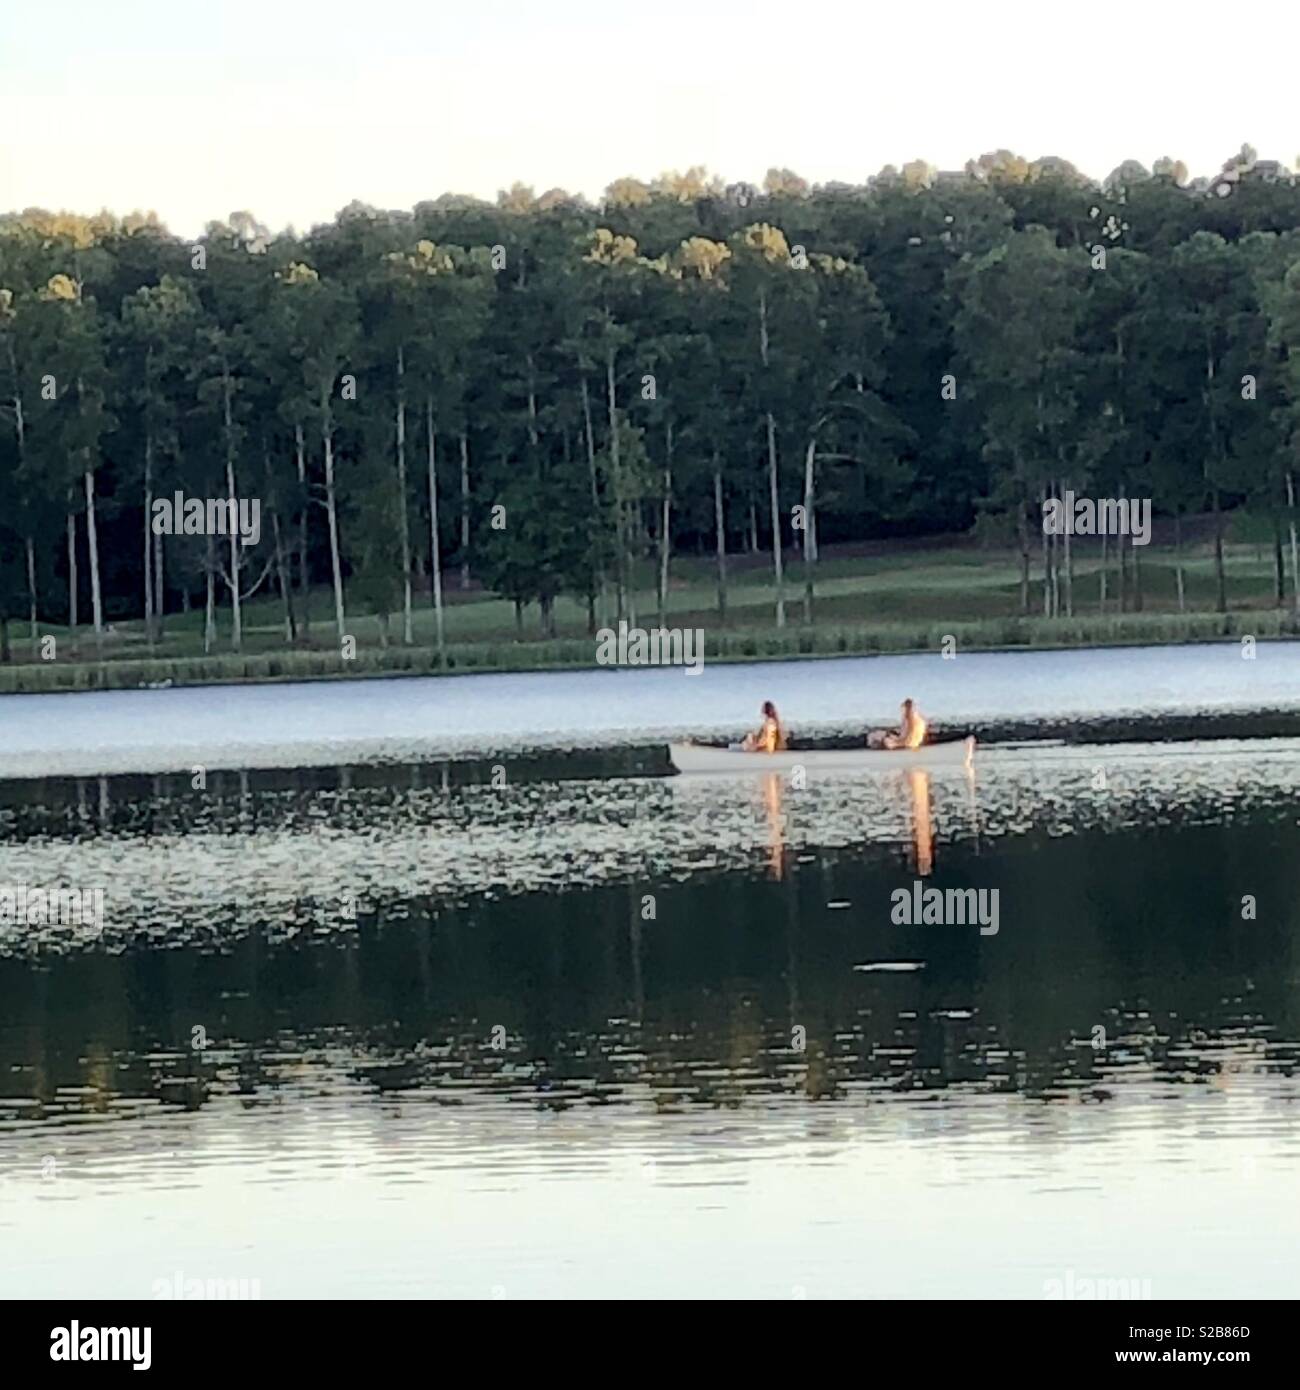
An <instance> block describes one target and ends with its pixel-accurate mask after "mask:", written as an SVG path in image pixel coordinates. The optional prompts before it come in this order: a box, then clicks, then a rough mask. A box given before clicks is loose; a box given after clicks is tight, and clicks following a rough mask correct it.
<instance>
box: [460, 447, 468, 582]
mask: <svg viewBox="0 0 1300 1390" xmlns="http://www.w3.org/2000/svg"><path fill="white" fill-rule="evenodd" d="M460 587H461V588H462V589H468V588H469V431H468V430H461V432H460Z"/></svg>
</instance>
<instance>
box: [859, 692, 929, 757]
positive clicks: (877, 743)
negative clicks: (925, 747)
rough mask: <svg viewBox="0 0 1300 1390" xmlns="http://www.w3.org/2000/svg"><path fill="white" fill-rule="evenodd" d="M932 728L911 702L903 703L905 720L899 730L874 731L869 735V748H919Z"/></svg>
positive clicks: (900, 723)
mask: <svg viewBox="0 0 1300 1390" xmlns="http://www.w3.org/2000/svg"><path fill="white" fill-rule="evenodd" d="M929 727H930V726H929V725H928V724H927V723H926V722H925V720H924V719H923V718H922V717H921V711H920V710H918V709H917V707H916V706H915V705H914V704H913V703H912V701H911V700H904V701H903V718H902V720H901V721H900V722H899V725H898V728H897V730H893V729H873V730H872V731H871V732H870V733H869V734H868V735H867V747H868V748H919V747H920V746H921V745H922V744H923V743H924V742H925V731H926V730H927V729H928V728H929Z"/></svg>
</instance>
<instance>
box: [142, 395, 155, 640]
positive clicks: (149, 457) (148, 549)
mask: <svg viewBox="0 0 1300 1390" xmlns="http://www.w3.org/2000/svg"><path fill="white" fill-rule="evenodd" d="M152 520H153V426H152V425H151V423H150V422H149V421H148V420H147V419H146V421H145V427H144V635H145V639H146V641H148V643H149V645H150V646H151V647H152V646H153V644H154V626H153V595H154V584H153V532H152V529H151V522H152Z"/></svg>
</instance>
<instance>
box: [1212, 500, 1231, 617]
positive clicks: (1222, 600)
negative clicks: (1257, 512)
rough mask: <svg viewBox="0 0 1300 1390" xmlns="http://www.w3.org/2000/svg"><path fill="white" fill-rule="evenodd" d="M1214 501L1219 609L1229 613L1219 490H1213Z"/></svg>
mask: <svg viewBox="0 0 1300 1390" xmlns="http://www.w3.org/2000/svg"><path fill="white" fill-rule="evenodd" d="M1211 496H1212V497H1213V501H1214V574H1215V579H1216V582H1217V584H1218V589H1219V601H1218V608H1219V612H1220V613H1226V612H1227V611H1228V576H1227V573H1226V571H1225V570H1224V567H1223V508H1222V506H1221V505H1220V502H1219V489H1218V488H1217V487H1215V488H1213V489H1211Z"/></svg>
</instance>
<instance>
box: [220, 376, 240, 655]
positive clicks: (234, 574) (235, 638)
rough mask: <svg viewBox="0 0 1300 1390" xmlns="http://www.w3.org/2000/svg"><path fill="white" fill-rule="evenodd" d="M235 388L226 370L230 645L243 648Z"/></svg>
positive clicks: (224, 397) (223, 405) (238, 648)
mask: <svg viewBox="0 0 1300 1390" xmlns="http://www.w3.org/2000/svg"><path fill="white" fill-rule="evenodd" d="M233 394H234V391H233V386H232V383H231V380H230V374H229V373H228V372H227V373H226V374H225V378H224V396H223V402H222V409H223V419H224V423H225V431H226V499H227V501H228V502H229V503H230V516H229V524H230V649H231V651H236V652H240V651H243V649H244V612H243V608H242V607H241V604H240V593H239V589H240V579H239V561H240V554H239V552H240V549H241V546H242V541H241V540H240V536H239V526H238V523H237V521H236V518H237V517H238V515H239V502H238V495H239V494H238V492H237V491H236V488H235V421H234V410H233V404H232V397H233Z"/></svg>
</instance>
